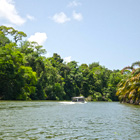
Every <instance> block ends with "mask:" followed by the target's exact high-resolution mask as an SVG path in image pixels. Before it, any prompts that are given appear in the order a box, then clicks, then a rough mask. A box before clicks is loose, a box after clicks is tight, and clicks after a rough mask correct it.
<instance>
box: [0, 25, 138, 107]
mask: <svg viewBox="0 0 140 140" xmlns="http://www.w3.org/2000/svg"><path fill="white" fill-rule="evenodd" d="M26 36H27V35H26V34H25V33H24V32H22V31H18V30H16V29H14V28H13V27H6V26H0V100H58V101H59V100H71V98H72V97H74V96H84V97H86V99H87V100H89V101H118V100H120V101H121V102H127V103H132V104H140V62H139V61H138V62H134V63H133V64H132V65H131V66H128V67H125V68H124V69H122V70H109V69H108V68H106V67H105V66H102V65H100V64H99V62H94V60H93V63H91V64H81V65H78V62H76V61H71V62H69V63H66V62H64V60H63V58H61V56H60V55H59V54H57V53H54V54H53V56H52V57H49V58H48V57H45V53H47V51H46V50H45V49H43V46H41V45H39V44H38V43H37V42H29V41H27V40H23V38H24V37H26Z"/></svg>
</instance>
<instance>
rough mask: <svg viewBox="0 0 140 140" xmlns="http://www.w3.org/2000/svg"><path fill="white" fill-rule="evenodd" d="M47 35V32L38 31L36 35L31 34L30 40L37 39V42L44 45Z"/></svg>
mask: <svg viewBox="0 0 140 140" xmlns="http://www.w3.org/2000/svg"><path fill="white" fill-rule="evenodd" d="M47 38H48V37H47V35H46V33H39V32H36V33H35V34H34V35H31V36H30V37H29V38H28V41H35V42H37V43H38V44H39V45H43V44H44V42H45V41H46V40H47Z"/></svg>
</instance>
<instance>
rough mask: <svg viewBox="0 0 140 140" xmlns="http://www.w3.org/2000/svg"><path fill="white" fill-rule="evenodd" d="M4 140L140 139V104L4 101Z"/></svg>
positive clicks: (0, 112) (0, 107)
mask: <svg viewBox="0 0 140 140" xmlns="http://www.w3.org/2000/svg"><path fill="white" fill-rule="evenodd" d="M0 116H1V117H0V139H4V140H15V139H19V140H25V139H26V140H28V139H29V140H31V139H37V140H45V139H54V140H57V139H58V140H60V139H63V140H65V139H66V140H67V139H72V140H73V139H80V140H81V139H89V140H92V139H94V140H95V139H99V140H100V139H104V140H114V139H116V140H119V139H120V140H122V139H123V140H128V139H136V140H137V139H139V138H140V133H139V132H140V125H139V124H140V107H139V106H132V105H126V104H120V103H108V102H93V103H87V104H83V103H82V104H71V103H70V102H67V103H60V102H0Z"/></svg>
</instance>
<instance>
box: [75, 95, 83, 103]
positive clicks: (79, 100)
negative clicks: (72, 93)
mask: <svg viewBox="0 0 140 140" xmlns="http://www.w3.org/2000/svg"><path fill="white" fill-rule="evenodd" d="M72 102H79V103H85V98H84V97H83V96H80V97H72Z"/></svg>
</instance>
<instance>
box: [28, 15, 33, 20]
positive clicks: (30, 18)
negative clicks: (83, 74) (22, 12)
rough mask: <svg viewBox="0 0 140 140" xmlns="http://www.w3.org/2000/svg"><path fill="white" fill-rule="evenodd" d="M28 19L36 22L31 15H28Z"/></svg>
mask: <svg viewBox="0 0 140 140" xmlns="http://www.w3.org/2000/svg"><path fill="white" fill-rule="evenodd" d="M27 18H28V19H29V20H34V19H35V18H34V17H33V16H30V15H27Z"/></svg>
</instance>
